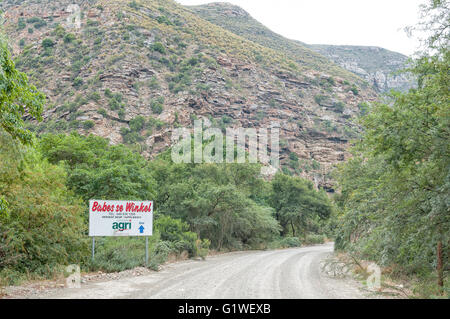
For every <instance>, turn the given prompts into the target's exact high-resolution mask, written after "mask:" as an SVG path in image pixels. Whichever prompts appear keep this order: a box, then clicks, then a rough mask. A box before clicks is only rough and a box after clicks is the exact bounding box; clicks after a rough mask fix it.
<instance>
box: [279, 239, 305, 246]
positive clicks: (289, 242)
mask: <svg viewBox="0 0 450 319" xmlns="http://www.w3.org/2000/svg"><path fill="white" fill-rule="evenodd" d="M280 245H281V247H300V246H301V245H302V243H301V241H300V239H299V238H298V237H285V238H283V239H281V240H280Z"/></svg>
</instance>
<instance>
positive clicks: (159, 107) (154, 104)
mask: <svg viewBox="0 0 450 319" xmlns="http://www.w3.org/2000/svg"><path fill="white" fill-rule="evenodd" d="M163 102H164V98H162V97H161V98H158V99H155V100H152V101H151V102H150V107H151V109H152V112H153V113H155V114H161V113H162V111H163V110H164V105H163Z"/></svg>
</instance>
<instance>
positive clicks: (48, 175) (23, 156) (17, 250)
mask: <svg viewBox="0 0 450 319" xmlns="http://www.w3.org/2000/svg"><path fill="white" fill-rule="evenodd" d="M0 141H1V143H0V193H1V194H2V195H3V196H4V198H3V199H4V201H5V202H6V203H7V205H8V206H7V213H6V214H2V215H0V278H3V279H4V280H5V281H6V282H7V283H13V281H14V280H17V279H20V278H18V277H17V276H10V275H14V274H17V273H16V272H19V273H21V274H26V273H28V274H29V275H30V276H32V277H48V276H51V275H52V274H53V273H54V272H55V271H58V270H59V269H60V266H61V265H67V264H70V263H80V262H82V261H84V258H85V257H86V255H87V252H88V245H87V241H86V238H85V237H84V236H83V235H84V233H85V231H86V224H85V223H84V220H83V211H84V207H83V206H82V203H81V201H80V200H79V199H77V197H75V196H74V195H73V193H72V192H71V191H70V190H69V189H68V188H67V187H66V183H67V180H66V174H65V172H64V169H63V168H62V167H59V166H55V165H52V164H49V163H48V162H47V161H45V160H43V159H42V157H41V156H40V154H39V153H38V152H37V151H35V150H33V149H28V150H26V149H23V148H21V147H18V146H17V145H15V144H14V142H13V141H12V139H11V138H10V137H9V136H7V135H5V133H3V132H0ZM11 270H12V271H11Z"/></svg>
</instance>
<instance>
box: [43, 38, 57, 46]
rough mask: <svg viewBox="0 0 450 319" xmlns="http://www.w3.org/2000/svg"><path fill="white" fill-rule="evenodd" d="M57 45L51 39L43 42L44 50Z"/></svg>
mask: <svg viewBox="0 0 450 319" xmlns="http://www.w3.org/2000/svg"><path fill="white" fill-rule="evenodd" d="M54 45H55V42H54V41H53V40H52V39H50V38H46V39H44V40H42V47H43V48H51V47H53V46H54Z"/></svg>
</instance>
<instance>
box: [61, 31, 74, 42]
mask: <svg viewBox="0 0 450 319" xmlns="http://www.w3.org/2000/svg"><path fill="white" fill-rule="evenodd" d="M75 39H76V38H75V35H74V34H73V33H67V34H66V35H65V36H64V43H72V42H73V41H74V40H75Z"/></svg>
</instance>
